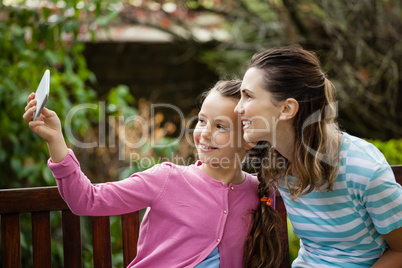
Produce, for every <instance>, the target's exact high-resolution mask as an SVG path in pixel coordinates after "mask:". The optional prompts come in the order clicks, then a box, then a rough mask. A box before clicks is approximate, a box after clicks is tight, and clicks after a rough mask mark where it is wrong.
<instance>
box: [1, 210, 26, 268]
mask: <svg viewBox="0 0 402 268" xmlns="http://www.w3.org/2000/svg"><path fill="white" fill-rule="evenodd" d="M0 203H1V202H0ZM1 257H2V260H3V263H2V267H3V268H21V242H20V215H19V214H18V213H11V214H5V215H1Z"/></svg>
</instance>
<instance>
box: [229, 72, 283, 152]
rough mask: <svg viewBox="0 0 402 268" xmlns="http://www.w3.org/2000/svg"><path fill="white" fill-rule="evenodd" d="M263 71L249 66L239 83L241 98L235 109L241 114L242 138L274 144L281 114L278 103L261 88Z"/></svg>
mask: <svg viewBox="0 0 402 268" xmlns="http://www.w3.org/2000/svg"><path fill="white" fill-rule="evenodd" d="M262 82H263V73H262V71H261V70H259V69H257V68H254V67H253V68H250V69H248V70H247V72H246V74H245V75H244V78H243V81H242V85H241V99H240V101H239V103H238V105H237V106H236V108H235V111H236V112H237V113H239V114H240V115H241V120H242V123H243V130H244V139H245V140H246V141H248V142H254V143H255V142H258V141H268V142H270V143H271V144H275V141H276V135H277V131H278V129H279V128H278V126H279V124H280V120H279V116H280V115H281V109H282V107H281V105H280V103H276V102H275V103H274V102H273V98H272V96H271V93H269V92H268V91H266V90H265V89H263V88H262V84H263V83H262Z"/></svg>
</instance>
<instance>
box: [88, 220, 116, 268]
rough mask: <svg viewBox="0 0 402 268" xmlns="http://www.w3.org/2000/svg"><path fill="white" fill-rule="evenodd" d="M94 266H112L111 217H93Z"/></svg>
mask: <svg viewBox="0 0 402 268" xmlns="http://www.w3.org/2000/svg"><path fill="white" fill-rule="evenodd" d="M92 233H93V250H94V268H106V267H112V244H111V242H110V219H109V217H105V216H103V217H92Z"/></svg>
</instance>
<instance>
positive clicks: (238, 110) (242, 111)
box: [234, 100, 244, 114]
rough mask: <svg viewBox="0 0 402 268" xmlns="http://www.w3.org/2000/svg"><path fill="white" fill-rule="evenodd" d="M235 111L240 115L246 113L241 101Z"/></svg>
mask: <svg viewBox="0 0 402 268" xmlns="http://www.w3.org/2000/svg"><path fill="white" fill-rule="evenodd" d="M234 111H235V113H238V114H243V113H244V108H243V103H242V101H241V100H239V102H238V103H237V105H236V107H235V110H234Z"/></svg>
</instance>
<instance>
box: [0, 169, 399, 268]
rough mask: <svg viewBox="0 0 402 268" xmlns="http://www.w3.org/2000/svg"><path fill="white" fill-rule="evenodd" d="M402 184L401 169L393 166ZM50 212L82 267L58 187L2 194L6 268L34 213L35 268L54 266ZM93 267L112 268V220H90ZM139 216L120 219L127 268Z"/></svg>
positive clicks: (73, 262)
mask: <svg viewBox="0 0 402 268" xmlns="http://www.w3.org/2000/svg"><path fill="white" fill-rule="evenodd" d="M392 170H393V172H394V174H395V178H396V181H397V182H398V183H399V184H402V165H399V166H392ZM276 208H277V210H278V211H279V214H280V215H281V218H282V221H283V234H282V235H283V237H284V240H283V249H284V256H283V263H282V265H281V267H283V268H288V267H290V259H289V245H288V233H287V218H286V209H285V206H284V203H283V200H282V198H281V196H280V195H279V194H278V195H277V196H276ZM51 211H62V228H63V251H64V267H66V268H68V267H82V266H83V260H82V245H81V230H80V217H79V216H76V215H74V214H73V213H72V212H71V211H70V210H69V208H68V206H67V204H66V203H65V202H64V200H63V199H62V198H61V197H60V194H59V192H58V189H57V187H55V186H51V187H35V188H23V189H4V190H0V214H1V242H2V243H1V256H2V266H1V267H3V268H20V267H21V265H22V264H21V242H20V213H31V219H32V244H33V249H32V251H33V263H34V267H48V266H49V267H50V266H51V261H52V259H51V232H50V216H49V213H50V212H51ZM91 219H92V230H93V258H94V267H96V268H97V267H102V268H103V267H112V259H111V252H112V250H111V238H110V219H109V217H106V216H104V217H91ZM139 224H140V223H139V213H138V212H133V213H130V214H125V215H121V225H122V241H123V259H124V260H123V261H124V266H127V265H128V264H129V263H130V262H131V261H132V260H133V259H134V258H135V256H136V254H137V241H138V233H139Z"/></svg>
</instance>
